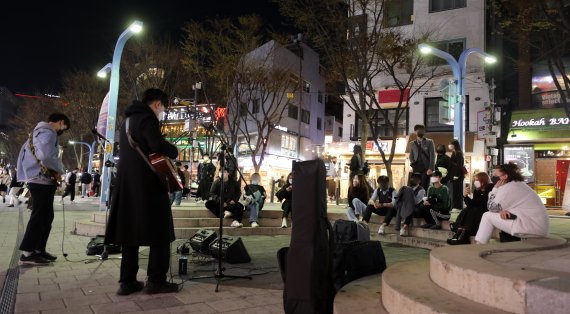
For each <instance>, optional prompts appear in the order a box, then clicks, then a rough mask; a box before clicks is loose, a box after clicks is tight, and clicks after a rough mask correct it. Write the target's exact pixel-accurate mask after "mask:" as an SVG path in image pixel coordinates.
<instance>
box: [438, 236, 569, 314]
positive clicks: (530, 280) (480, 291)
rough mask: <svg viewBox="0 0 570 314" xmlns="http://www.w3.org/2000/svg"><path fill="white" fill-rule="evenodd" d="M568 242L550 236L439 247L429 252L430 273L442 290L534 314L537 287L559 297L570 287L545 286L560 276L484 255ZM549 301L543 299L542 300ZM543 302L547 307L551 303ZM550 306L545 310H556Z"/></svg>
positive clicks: (555, 247)
mask: <svg viewBox="0 0 570 314" xmlns="http://www.w3.org/2000/svg"><path fill="white" fill-rule="evenodd" d="M566 245H567V241H566V239H563V238H559V237H549V238H535V239H532V238H529V239H523V241H520V242H510V243H492V244H486V245H459V246H449V247H444V248H437V249H435V250H433V251H431V254H430V275H431V279H432V280H433V282H434V283H435V284H437V285H438V286H439V287H441V288H442V289H444V290H446V291H452V292H453V293H456V294H458V295H461V296H464V297H465V298H467V299H469V300H471V301H474V302H477V303H481V304H485V305H487V306H489V307H493V308H499V309H503V310H506V311H509V312H514V313H531V312H533V311H531V310H530V307H532V306H533V304H532V302H531V300H533V298H534V300H536V298H537V295H536V294H535V292H536V289H538V290H543V292H542V293H543V294H544V295H550V296H553V295H557V297H556V299H568V293H569V291H570V287H567V286H566V287H564V289H560V288H558V290H560V291H557V289H548V288H544V286H540V284H541V283H544V282H546V281H551V282H554V281H556V280H558V279H559V278H558V276H556V275H553V274H552V273H548V272H546V271H541V270H536V269H535V270H533V269H527V268H520V267H505V266H504V265H500V264H497V263H493V262H491V261H489V260H486V259H485V258H484V257H485V256H487V255H489V254H493V253H497V252H534V251H540V250H547V249H557V248H562V247H565V246H566ZM529 254H530V253H529ZM545 261H547V260H545ZM565 281H567V279H566V278H565ZM546 286H547V285H546ZM560 287H562V286H560ZM533 289H534V290H533ZM546 290H549V293H544V291H546ZM546 300H547V299H542V302H546ZM543 304H544V306H546V305H547V304H550V303H549V302H546V303H543ZM568 306H570V304H568ZM549 308H550V306H549ZM551 309H552V310H544V311H543V313H554V312H556V311H554V312H553V310H555V309H554V307H552V308H551Z"/></svg>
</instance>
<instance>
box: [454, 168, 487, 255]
mask: <svg viewBox="0 0 570 314" xmlns="http://www.w3.org/2000/svg"><path fill="white" fill-rule="evenodd" d="M473 186H474V187H475V189H474V190H473V198H471V197H469V193H470V192H471V191H470V190H469V188H466V189H465V191H464V197H463V200H464V201H465V205H467V206H466V207H465V208H464V209H463V210H462V211H461V213H459V216H457V220H456V221H455V222H454V223H451V224H450V225H449V226H450V227H451V231H453V232H455V234H454V235H453V237H451V239H447V244H449V245H457V244H469V243H470V239H469V238H470V237H471V236H475V235H476V234H477V230H479V224H480V223H481V217H483V214H484V213H485V212H487V202H488V200H489V192H491V190H492V189H493V183H491V179H490V178H489V175H488V174H487V173H485V172H479V173H478V174H476V175H475V181H473Z"/></svg>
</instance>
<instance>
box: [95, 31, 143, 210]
mask: <svg viewBox="0 0 570 314" xmlns="http://www.w3.org/2000/svg"><path fill="white" fill-rule="evenodd" d="M142 26H143V23H142V22H140V21H135V22H134V23H133V24H131V25H130V26H129V28H127V29H126V30H124V31H123V33H122V34H121V35H120V36H119V39H118V40H117V44H116V45H115V51H114V52H113V61H112V62H111V79H110V82H109V105H108V110H107V122H106V131H105V137H106V138H107V140H108V142H107V143H106V144H105V158H104V161H107V160H111V159H112V158H113V144H114V143H115V125H116V123H117V121H116V116H117V100H118V98H119V79H120V77H119V68H120V64H121V55H122V54H123V48H124V47H125V43H126V42H127V40H129V39H130V38H131V37H132V36H133V35H134V34H137V33H140V32H141V31H142ZM99 73H101V71H99ZM110 179H111V178H110V170H109V167H104V168H103V175H102V178H101V199H100V201H99V209H100V210H104V209H105V208H106V207H107V206H106V202H107V200H108V195H109V191H108V190H109V185H110V181H111V180H110Z"/></svg>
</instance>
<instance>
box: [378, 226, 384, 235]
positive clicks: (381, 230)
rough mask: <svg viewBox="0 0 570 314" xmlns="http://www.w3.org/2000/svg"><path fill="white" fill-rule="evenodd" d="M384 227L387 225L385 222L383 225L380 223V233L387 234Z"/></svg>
mask: <svg viewBox="0 0 570 314" xmlns="http://www.w3.org/2000/svg"><path fill="white" fill-rule="evenodd" d="M384 227H385V225H384V224H381V225H380V228H378V234H385V232H384Z"/></svg>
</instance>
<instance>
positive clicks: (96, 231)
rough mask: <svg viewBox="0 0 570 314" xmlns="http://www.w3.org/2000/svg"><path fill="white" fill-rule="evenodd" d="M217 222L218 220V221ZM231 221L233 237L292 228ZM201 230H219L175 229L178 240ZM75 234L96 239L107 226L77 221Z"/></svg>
mask: <svg viewBox="0 0 570 314" xmlns="http://www.w3.org/2000/svg"><path fill="white" fill-rule="evenodd" d="M216 221H217V220H216ZM229 223H230V221H228V222H227V225H226V226H224V234H227V235H233V236H246V235H289V234H291V228H279V227H263V226H261V227H258V228H251V227H249V224H247V225H244V227H242V228H232V227H229ZM200 229H210V230H214V231H215V230H217V229H218V227H217V226H216V227H206V228H204V227H190V228H174V234H175V236H176V238H177V239H188V238H190V237H191V236H193V235H194V233H196V232H197V231H198V230H200ZM72 233H73V234H76V235H83V236H89V237H94V236H96V235H100V234H105V225H104V224H102V223H96V222H92V221H89V220H76V221H75V226H74V229H73V231H72Z"/></svg>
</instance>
